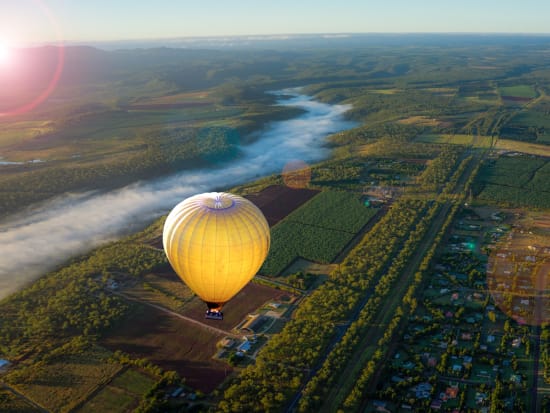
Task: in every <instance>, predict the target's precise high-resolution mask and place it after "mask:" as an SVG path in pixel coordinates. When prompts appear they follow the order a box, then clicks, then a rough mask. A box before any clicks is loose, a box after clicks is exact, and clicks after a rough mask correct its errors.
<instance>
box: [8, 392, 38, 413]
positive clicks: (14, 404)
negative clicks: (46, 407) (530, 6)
mask: <svg viewBox="0 0 550 413" xmlns="http://www.w3.org/2000/svg"><path fill="white" fill-rule="evenodd" d="M0 411H2V413H37V412H39V411H40V410H38V409H35V408H34V407H32V406H31V405H30V404H28V403H26V402H25V401H24V400H23V399H21V398H20V397H18V396H16V395H14V394H13V393H12V392H10V391H8V390H5V389H3V388H0Z"/></svg>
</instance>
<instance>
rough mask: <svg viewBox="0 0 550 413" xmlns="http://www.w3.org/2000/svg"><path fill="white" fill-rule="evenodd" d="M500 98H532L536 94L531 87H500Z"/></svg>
mask: <svg viewBox="0 0 550 413" xmlns="http://www.w3.org/2000/svg"><path fill="white" fill-rule="evenodd" d="M499 92H500V95H501V96H511V97H518V98H527V99H530V98H534V97H535V96H536V95H537V92H536V91H535V89H534V88H533V86H531V85H517V86H502V87H499Z"/></svg>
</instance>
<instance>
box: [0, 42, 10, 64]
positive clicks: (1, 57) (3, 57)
mask: <svg viewBox="0 0 550 413" xmlns="http://www.w3.org/2000/svg"><path fill="white" fill-rule="evenodd" d="M10 59H11V48H10V47H9V46H8V44H7V43H6V42H5V41H3V40H0V65H2V66H3V65H6V64H8V63H9V61H10Z"/></svg>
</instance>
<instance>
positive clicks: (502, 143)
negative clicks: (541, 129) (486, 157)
mask: <svg viewBox="0 0 550 413" xmlns="http://www.w3.org/2000/svg"><path fill="white" fill-rule="evenodd" d="M495 147H496V148H497V149H502V150H506V151H514V152H522V153H527V154H529V155H539V156H550V146H549V145H540V144H536V143H530V142H522V141H516V140H511V139H499V140H498V141H497V143H496V146H495Z"/></svg>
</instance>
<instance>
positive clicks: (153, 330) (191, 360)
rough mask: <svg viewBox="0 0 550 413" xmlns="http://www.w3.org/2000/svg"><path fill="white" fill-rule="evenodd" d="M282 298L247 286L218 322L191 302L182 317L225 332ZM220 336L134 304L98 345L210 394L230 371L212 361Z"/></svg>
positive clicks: (274, 292) (271, 291)
mask: <svg viewBox="0 0 550 413" xmlns="http://www.w3.org/2000/svg"><path fill="white" fill-rule="evenodd" d="M282 294H285V293H282V292H281V291H279V290H275V289H273V288H270V287H266V286H262V285H257V284H254V283H250V284H248V285H247V286H246V287H245V288H244V289H243V290H241V291H240V292H239V293H238V294H237V295H236V296H235V297H234V298H233V299H232V300H231V301H229V303H227V305H226V306H225V307H224V319H223V320H222V321H216V320H205V319H204V311H205V309H206V306H205V304H204V303H203V302H202V301H201V300H200V299H199V298H197V297H196V298H194V299H193V300H192V301H191V302H190V303H189V304H188V305H187V306H186V307H185V311H184V312H183V313H182V314H183V316H185V317H189V318H192V319H194V320H196V321H198V322H200V323H202V324H205V325H209V326H212V327H215V328H217V329H220V330H225V331H228V332H229V331H230V330H231V329H232V328H233V327H235V326H236V325H237V324H238V323H239V322H240V321H242V320H243V319H244V318H245V317H246V315H247V314H248V313H250V312H253V311H255V310H256V309H257V308H258V307H260V306H261V305H262V304H264V303H265V302H266V301H268V300H270V299H274V298H277V297H279V296H281V295H282ZM223 337H224V335H223V334H222V333H221V332H219V333H218V332H214V331H212V330H209V329H207V328H204V327H201V326H199V325H197V324H195V323H192V322H189V321H187V320H184V319H180V318H177V317H176V316H174V315H171V314H168V313H165V312H162V311H160V310H158V309H156V308H152V307H150V306H146V305H137V306H136V310H135V311H133V312H132V314H131V315H130V316H129V317H128V319H126V320H125V322H124V323H123V325H122V326H121V327H119V328H115V329H113V330H111V331H110V332H109V333H108V334H107V335H106V336H105V338H104V339H102V345H104V346H105V347H107V348H109V349H112V350H113V351H114V350H117V349H120V350H122V351H123V352H125V353H128V354H130V356H131V357H133V358H147V359H148V360H150V361H151V362H153V363H155V364H156V365H158V366H160V367H161V368H162V369H164V370H174V371H177V372H178V373H179V374H180V376H181V377H184V378H185V379H186V383H187V384H188V385H189V386H191V387H193V388H194V389H197V390H200V391H202V392H204V393H210V392H211V391H212V390H214V389H215V388H216V387H217V386H218V385H219V384H220V383H221V382H222V381H223V380H224V379H225V377H226V376H227V375H228V374H229V373H230V372H231V371H232V369H231V367H230V366H228V365H226V364H225V363H223V362H220V361H216V360H214V359H213V358H212V356H213V355H214V354H215V353H216V350H217V349H216V343H217V342H218V341H219V340H220V339H222V338H223Z"/></svg>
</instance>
